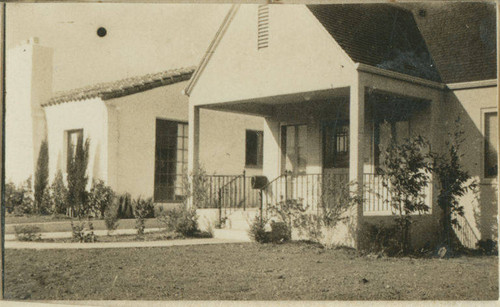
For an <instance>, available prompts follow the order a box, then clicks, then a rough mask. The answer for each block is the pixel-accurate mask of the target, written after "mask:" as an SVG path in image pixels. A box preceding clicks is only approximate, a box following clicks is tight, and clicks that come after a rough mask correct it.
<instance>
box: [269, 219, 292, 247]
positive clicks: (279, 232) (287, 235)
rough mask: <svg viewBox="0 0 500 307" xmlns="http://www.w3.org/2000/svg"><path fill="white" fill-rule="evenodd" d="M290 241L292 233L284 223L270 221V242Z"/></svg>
mask: <svg viewBox="0 0 500 307" xmlns="http://www.w3.org/2000/svg"><path fill="white" fill-rule="evenodd" d="M291 239H292V231H291V229H290V227H288V225H287V224H286V223H284V222H274V221H271V242H272V243H284V242H288V241H290V240H291Z"/></svg>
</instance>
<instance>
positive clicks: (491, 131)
mask: <svg viewBox="0 0 500 307" xmlns="http://www.w3.org/2000/svg"><path fill="white" fill-rule="evenodd" d="M497 148H498V113H497V112H486V113H484V177H485V178H494V177H496V176H497V175H498V152H497Z"/></svg>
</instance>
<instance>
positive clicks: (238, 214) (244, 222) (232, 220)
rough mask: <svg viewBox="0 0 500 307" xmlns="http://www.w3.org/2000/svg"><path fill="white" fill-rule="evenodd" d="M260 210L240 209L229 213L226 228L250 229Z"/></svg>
mask: <svg viewBox="0 0 500 307" xmlns="http://www.w3.org/2000/svg"><path fill="white" fill-rule="evenodd" d="M258 213H259V211H258V210H246V211H243V210H238V211H233V212H231V213H228V215H227V220H226V225H225V229H231V230H243V231H248V229H250V224H251V223H252V222H253V219H254V217H255V216H256V215H257V214H258Z"/></svg>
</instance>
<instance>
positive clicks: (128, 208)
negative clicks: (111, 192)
mask: <svg viewBox="0 0 500 307" xmlns="http://www.w3.org/2000/svg"><path fill="white" fill-rule="evenodd" d="M117 216H118V218H120V219H130V218H134V209H133V208H132V198H131V197H130V194H128V193H126V194H123V195H121V196H120V197H119V198H118V209H117Z"/></svg>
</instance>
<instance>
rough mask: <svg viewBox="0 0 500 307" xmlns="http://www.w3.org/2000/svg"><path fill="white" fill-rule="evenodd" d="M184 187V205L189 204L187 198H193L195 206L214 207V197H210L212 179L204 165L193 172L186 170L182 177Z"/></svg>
mask: <svg viewBox="0 0 500 307" xmlns="http://www.w3.org/2000/svg"><path fill="white" fill-rule="evenodd" d="M182 188H183V191H184V205H185V206H187V200H188V199H191V200H192V205H193V207H195V208H212V207H213V204H212V199H211V198H210V181H209V177H208V176H207V172H206V171H205V169H204V168H203V167H202V166H199V167H198V168H197V169H195V170H193V171H192V172H191V174H189V176H188V174H187V172H184V176H183V177H182Z"/></svg>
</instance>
